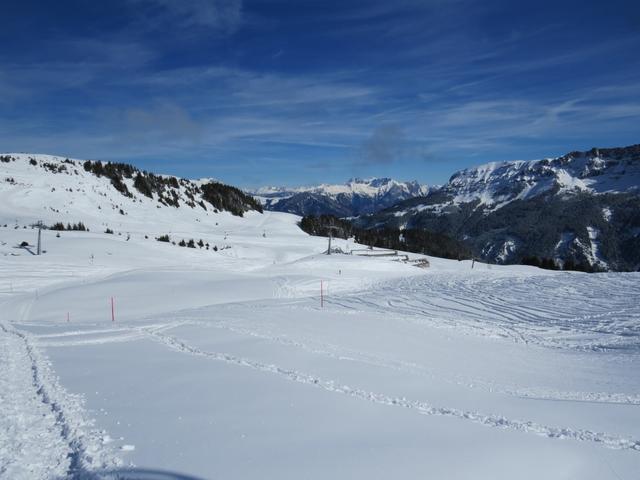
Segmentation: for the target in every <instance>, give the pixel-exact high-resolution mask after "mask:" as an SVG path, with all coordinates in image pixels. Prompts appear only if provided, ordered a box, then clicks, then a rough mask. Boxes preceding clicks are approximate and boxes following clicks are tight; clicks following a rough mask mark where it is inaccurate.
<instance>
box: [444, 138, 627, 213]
mask: <svg viewBox="0 0 640 480" xmlns="http://www.w3.org/2000/svg"><path fill="white" fill-rule="evenodd" d="M444 189H445V190H446V191H447V192H448V193H450V194H451V195H452V196H453V197H454V201H455V202H456V203H465V202H471V201H474V200H479V201H480V203H482V204H485V205H495V206H501V205H504V204H505V202H510V201H512V200H518V199H528V198H533V197H535V196H537V195H540V194H543V193H546V192H554V193H556V192H557V193H559V194H563V195H570V194H575V193H580V192H587V193H594V194H602V193H623V192H633V191H636V192H637V191H639V189H640V145H633V146H630V147H624V148H606V149H604V148H603V149H598V148H593V149H591V150H589V151H586V152H571V153H569V154H567V155H564V156H561V157H557V158H553V159H548V158H547V159H542V160H532V161H513V162H492V163H487V164H485V165H481V166H479V167H475V168H470V169H466V170H462V171H460V172H457V173H456V174H454V175H453V176H452V177H451V179H450V180H449V183H448V184H447V185H445V187H444Z"/></svg>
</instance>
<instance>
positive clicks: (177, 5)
mask: <svg viewBox="0 0 640 480" xmlns="http://www.w3.org/2000/svg"><path fill="white" fill-rule="evenodd" d="M129 1H130V2H132V3H134V4H135V5H136V6H137V7H139V6H144V7H146V8H147V11H146V13H147V15H148V17H147V18H146V20H145V22H146V23H147V24H148V25H154V24H155V26H157V27H171V26H172V25H173V26H174V27H175V26H178V27H183V28H189V27H204V28H208V29H214V30H218V31H221V32H223V33H233V32H235V31H236V29H237V28H238V27H239V26H240V24H241V21H242V0H188V1H181V0H129Z"/></svg>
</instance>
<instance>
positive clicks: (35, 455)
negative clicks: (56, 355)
mask: <svg viewBox="0 0 640 480" xmlns="http://www.w3.org/2000/svg"><path fill="white" fill-rule="evenodd" d="M0 348H1V350H2V353H3V355H2V357H3V358H5V359H6V363H5V364H4V365H3V366H2V367H1V368H0V400H1V401H0V404H2V408H3V416H2V419H1V420H0V425H1V427H2V428H1V429H0V430H1V433H0V477H2V478H11V479H16V480H17V479H50V478H70V479H83V478H92V477H91V475H92V474H91V471H92V470H97V469H103V468H111V467H116V466H118V465H119V464H120V461H119V459H117V458H116V457H115V456H113V455H112V454H111V452H110V451H109V450H108V449H106V448H105V447H104V445H103V444H104V443H105V440H106V439H107V437H106V436H105V434H104V432H101V431H97V430H94V429H92V422H91V421H90V420H87V419H86V418H85V416H84V412H83V408H82V403H81V401H80V398H79V397H74V396H71V395H69V394H68V393H67V392H65V391H64V390H63V389H62V387H61V386H60V385H59V384H58V382H57V379H56V378H55V376H54V375H53V373H52V371H51V369H50V366H49V364H48V362H47V361H45V360H44V359H43V358H42V357H41V356H40V354H39V352H38V351H37V350H36V349H35V348H34V347H33V345H32V344H31V341H30V339H29V337H28V336H27V335H26V334H24V333H22V332H20V331H18V330H16V329H14V328H12V327H9V326H6V325H4V324H0Z"/></svg>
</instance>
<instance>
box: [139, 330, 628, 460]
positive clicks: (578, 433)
mask: <svg viewBox="0 0 640 480" xmlns="http://www.w3.org/2000/svg"><path fill="white" fill-rule="evenodd" d="M149 334H150V335H151V336H152V337H153V338H154V339H156V340H157V341H158V342H160V343H162V344H164V345H166V346H167V347H169V348H171V349H173V350H176V351H178V352H182V353H186V354H189V355H195V356H199V357H205V358H208V359H211V360H216V361H221V362H224V363H227V364H231V365H237V366H240V367H245V368H251V369H253V370H257V371H261V372H265V373H270V374H275V375H278V376H280V377H283V378H286V379H287V380H290V381H293V382H297V383H302V384H306V385H312V386H315V387H318V388H321V389H323V390H326V391H328V392H333V393H339V394H343V395H348V396H350V397H354V398H359V399H361V400H366V401H369V402H373V403H377V404H380V405H387V406H395V407H401V408H407V409H411V410H414V411H416V412H418V413H420V414H422V415H437V416H445V417H453V418H458V419H462V420H467V421H471V422H473V423H477V424H480V425H484V426H488V427H496V428H504V429H511V430H517V431H521V432H525V433H533V434H536V435H540V436H544V437H548V438H554V439H571V440H577V441H583V442H593V443H597V444H600V445H603V446H605V447H608V448H612V449H618V450H635V451H640V440H636V439H633V438H623V437H619V436H615V435H608V434H606V433H601V432H593V431H590V430H576V429H571V428H565V427H553V426H547V425H541V424H538V423H535V422H530V421H520V420H511V419H508V418H505V417H502V416H496V415H483V414H481V413H478V412H473V411H465V410H459V409H455V408H448V407H435V406H432V405H430V404H429V403H427V402H421V401H417V400H409V399H407V398H404V397H391V396H387V395H384V394H381V393H375V392H370V391H366V390H362V389H358V388H352V387H350V386H348V385H340V384H338V383H336V382H334V381H332V380H326V379H322V378H320V377H317V376H313V375H308V374H305V373H303V372H299V371H296V370H289V369H284V368H281V367H279V366H277V365H273V364H268V363H262V362H257V361H253V360H249V359H246V358H242V357H237V356H235V355H229V354H226V353H220V352H208V351H204V350H201V349H199V348H196V347H194V346H192V345H189V344H188V343H186V342H183V341H181V340H180V339H178V338H176V337H173V336H170V335H165V334H162V333H160V332H158V331H149Z"/></svg>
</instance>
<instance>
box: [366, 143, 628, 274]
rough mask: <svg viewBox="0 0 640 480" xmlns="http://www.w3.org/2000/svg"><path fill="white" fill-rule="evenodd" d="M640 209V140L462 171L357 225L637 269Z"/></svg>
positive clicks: (516, 257)
mask: <svg viewBox="0 0 640 480" xmlns="http://www.w3.org/2000/svg"><path fill="white" fill-rule="evenodd" d="M639 211H640V145H634V146H630V147H625V148H610V149H595V148H594V149H592V150H589V151H587V152H572V153H569V154H567V155H564V156H562V157H558V158H555V159H544V160H535V161H529V162H522V161H517V162H501V163H489V164H486V165H482V166H480V167H476V168H471V169H467V170H462V171H460V172H458V173H456V174H454V175H453V176H452V177H451V179H450V180H449V182H448V183H447V184H446V185H444V186H443V187H442V188H440V189H438V190H436V191H432V192H430V193H429V194H428V195H427V196H426V197H425V198H417V199H411V200H407V201H404V202H401V203H399V204H398V205H396V206H394V207H392V208H390V209H388V210H386V211H384V212H380V213H379V214H377V215H372V216H370V217H367V218H362V219H360V220H359V221H358V222H359V225H360V226H366V227H381V226H387V227H393V228H398V227H400V228H425V229H428V230H431V231H434V232H438V233H443V234H447V235H450V236H453V237H455V238H458V239H460V240H465V241H467V242H468V243H469V244H470V245H471V246H472V247H473V248H474V250H475V252H476V255H478V256H480V257H481V258H484V259H487V260H490V261H492V262H498V263H520V262H523V261H536V262H537V261H543V260H544V261H548V262H551V263H555V264H556V265H559V266H563V265H565V264H570V265H575V266H578V267H579V268H582V269H598V270H603V269H604V270H634V271H635V270H638V269H640V238H639V236H638V232H640V215H639V214H638V212H639Z"/></svg>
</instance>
